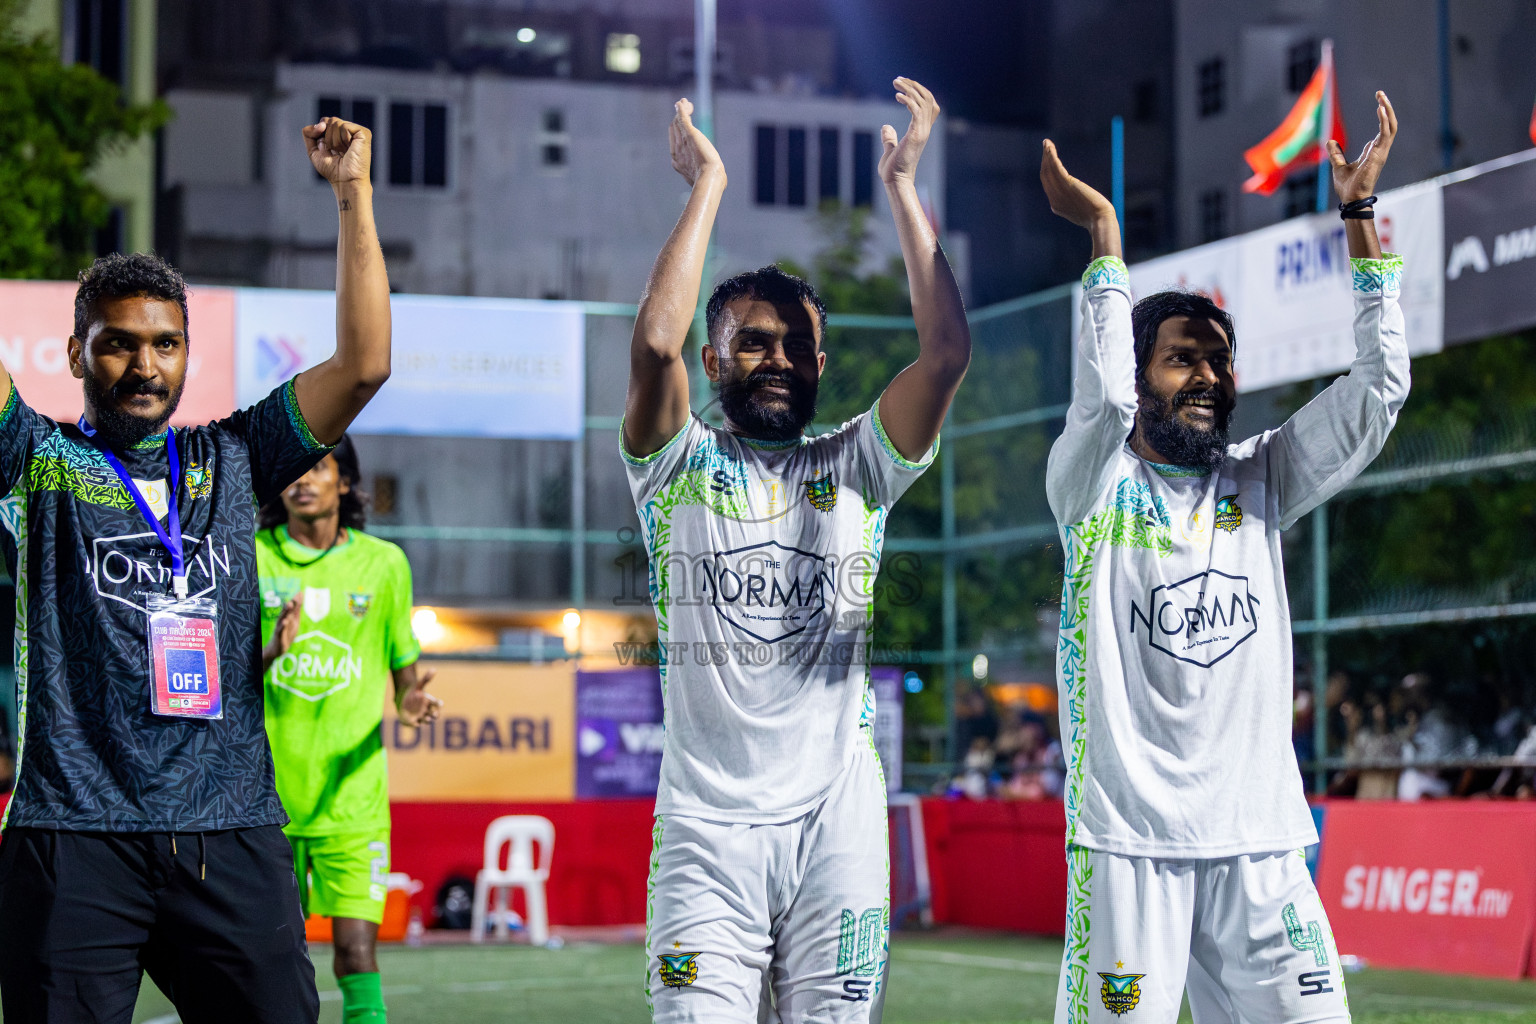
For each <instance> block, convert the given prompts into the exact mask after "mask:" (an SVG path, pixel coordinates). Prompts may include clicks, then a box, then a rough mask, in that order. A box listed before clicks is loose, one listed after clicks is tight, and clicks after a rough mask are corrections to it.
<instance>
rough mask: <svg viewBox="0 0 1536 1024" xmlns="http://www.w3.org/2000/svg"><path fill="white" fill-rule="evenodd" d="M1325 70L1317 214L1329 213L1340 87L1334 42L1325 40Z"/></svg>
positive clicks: (1320, 124)
mask: <svg viewBox="0 0 1536 1024" xmlns="http://www.w3.org/2000/svg"><path fill="white" fill-rule="evenodd" d="M1319 59H1320V60H1321V63H1322V68H1323V109H1322V110H1320V111H1318V114H1317V119H1318V133H1317V212H1318V213H1327V212H1328V186H1329V185H1330V184H1332V178H1333V164H1332V162H1331V161H1330V160H1329V159H1328V140H1329V139H1331V138H1333V91H1334V90H1335V89H1337V88H1338V87H1339V82H1338V77H1337V76H1336V75H1335V74H1334V73H1333V40H1332V39H1324V40H1323V52H1322V55H1321V57H1320V58H1319Z"/></svg>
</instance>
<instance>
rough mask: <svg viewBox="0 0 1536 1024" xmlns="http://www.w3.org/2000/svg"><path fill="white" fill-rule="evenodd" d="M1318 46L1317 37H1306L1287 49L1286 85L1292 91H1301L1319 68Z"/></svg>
mask: <svg viewBox="0 0 1536 1024" xmlns="http://www.w3.org/2000/svg"><path fill="white" fill-rule="evenodd" d="M1317 61H1318V46H1317V40H1316V39H1304V40H1302V41H1301V42H1299V43H1296V44H1294V45H1293V46H1291V47H1290V49H1288V50H1286V51H1285V87H1286V88H1287V89H1289V90H1291V92H1301V90H1303V89H1305V88H1306V87H1307V83H1308V82H1310V81H1311V80H1312V72H1314V71H1316V70H1317Z"/></svg>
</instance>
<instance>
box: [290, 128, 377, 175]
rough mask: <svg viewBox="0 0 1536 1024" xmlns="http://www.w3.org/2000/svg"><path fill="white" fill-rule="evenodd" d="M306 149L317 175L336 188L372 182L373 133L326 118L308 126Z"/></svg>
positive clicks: (306, 129) (305, 137) (305, 139)
mask: <svg viewBox="0 0 1536 1024" xmlns="http://www.w3.org/2000/svg"><path fill="white" fill-rule="evenodd" d="M304 145H305V147H306V148H307V149H308V150H309V162H310V163H311V164H313V165H314V168H315V170H316V172H318V173H319V175H320V176H321V177H322V178H324V179H325V180H326V181H328V182H330V183H331V185H332V186H334V187H340V186H342V185H345V184H348V183H352V182H366V181H367V180H368V166H369V164H370V163H371V162H372V160H373V133H372V132H370V131H369V130H368V129H367V128H364V127H363V126H362V125H360V124H353V123H352V122H351V121H343V120H342V119H341V118H339V117H322V118H321V119H320V120H319V121H318V122H316V123H315V124H307V125H305V126H304Z"/></svg>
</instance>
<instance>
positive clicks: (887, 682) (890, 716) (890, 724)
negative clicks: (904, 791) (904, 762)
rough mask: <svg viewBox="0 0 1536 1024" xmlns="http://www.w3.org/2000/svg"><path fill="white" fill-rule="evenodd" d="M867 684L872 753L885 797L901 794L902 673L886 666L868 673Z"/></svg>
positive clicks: (872, 668) (873, 668) (875, 668)
mask: <svg viewBox="0 0 1536 1024" xmlns="http://www.w3.org/2000/svg"><path fill="white" fill-rule="evenodd" d="M869 682H870V684H871V686H873V687H874V691H875V737H874V738H875V750H877V751H879V753H880V767H881V768H882V769H883V770H884V771H885V789H886V792H888V793H899V792H901V735H902V702H903V701H904V700H905V698H906V691H905V690H904V689H903V688H902V671H901V669H899V668H891V667H889V666H886V665H874V666H871V667H870V670H869Z"/></svg>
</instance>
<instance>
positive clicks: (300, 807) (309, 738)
mask: <svg viewBox="0 0 1536 1024" xmlns="http://www.w3.org/2000/svg"><path fill="white" fill-rule="evenodd" d="M359 479H360V474H359V472H358V468H357V454H356V452H355V450H354V449H353V447H352V442H351V439H349V438H347V437H343V438H342V439H341V443H340V444H338V445H337V446H336V450H335V451H334V452H332V453H331V454H330V455H328V456H326V457H325V458H324V459H322V460H321V461H320V462H319V463H318V464H317V465H316V466H315V467H314V468H313V469H311V470H310V471H309V472H308V473H306V474H305V475H304V476H302V477H300V478H299V479H298V480H297V481H295V482H294V483H293V484H291V485H289V487H288V488H287V489H286V490H284V491H283V492H282V495H281V497H280V499H279V500H278V501H273V502H270V503H268V504H267V505H265V506H263V507H262V509H261V517H260V526H261V529H260V532H258V533H257V535H256V562H257V568H258V571H259V575H260V581H261V582H260V585H261V604H262V609H261V631H262V642H263V644H264V646H263V648H262V663H263V669H264V674H265V678H266V714H267V737H268V739H269V740H270V741H271V744H272V756H273V758H274V760H275V762H276V766H277V792H278V795H279V796H280V797H281V798H282V801H283V808H284V809H285V810H286V811H287V812H288V817H289V818H290V819H292V820H291V821H290V822H289V824H288V826H287V828H285V829H284V832H285V833H286V834H287V836H288V841H289V842H290V843H291V844H292V845H293V855H294V870H295V871H296V873H297V874H298V878H299V892H300V893H301V894H302V895H303V902H304V910H305V913H308V914H320V915H322V916H325V917H329V918H331V919H332V931H333V934H334V941H335V953H336V957H335V968H336V980H337V984H338V985H339V986H340V988H341V995H342V1019H343V1020H344V1021H346V1022H348V1024H353V1022H360V1021H383V1020H384V1019H385V1017H384V996H383V991H382V989H381V987H380V984H379V966H378V961H377V960H376V958H375V955H374V948H375V945H376V943H377V941H378V935H379V923H380V922H381V921H382V920H383V918H384V896H385V890H386V882H387V876H388V875H389V787H388V781H387V779H386V776H385V766H384V744H383V738H382V734H381V731H380V726H381V724H382V723H383V720H384V694H385V686H384V683H385V680H386V679H389V678H393V681H394V700H395V708H396V710H397V712H398V714H399V717H400V721H401V722H402V723H404V724H406V725H409V726H416V725H420V724H421V723H422V722H426V721H431V720H432V719H434V718H436V717H437V715H438V712H439V710H440V709H441V707H442V702H441V701H440V700H438V699H437V698H436V697H433V696H431V695H429V694H428V693H427V692H426V689H425V687H426V685H427V683H428V682H429V681H430V680H431V678H432V670H431V669H429V668H421V669H419V670H418V668H417V664H416V662H417V659H418V658H419V657H420V656H421V648H420V646H419V645H418V644H417V643H416V639H415V637H414V636H412V634H411V567H410V565H409V563H407V562H406V559H405V552H403V551H401V550H400V549H399V548H398V547H396V546H395V545H393V544H391V543H389V542H388V541H383V540H379V539H378V538H377V537H370V536H368V534H366V533H364V532H362V527H363V525H364V521H365V511H364V503H363V500H362V496H361V494H360V493H359V491H358V489H357V486H358V481H359Z"/></svg>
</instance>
